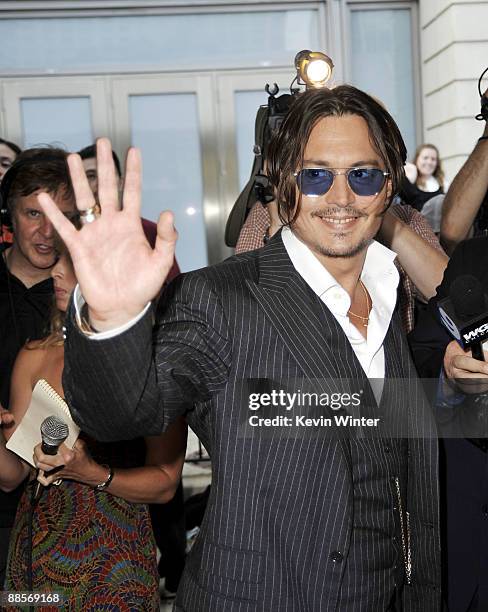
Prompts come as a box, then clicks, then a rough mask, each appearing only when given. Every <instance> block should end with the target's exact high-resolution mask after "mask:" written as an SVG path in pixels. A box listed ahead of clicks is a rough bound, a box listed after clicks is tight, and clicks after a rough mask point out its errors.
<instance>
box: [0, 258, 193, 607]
mask: <svg viewBox="0 0 488 612" xmlns="http://www.w3.org/2000/svg"><path fill="white" fill-rule="evenodd" d="M51 274H52V277H53V280H54V290H55V300H56V313H55V315H54V316H53V318H52V324H51V334H50V335H49V336H48V337H47V338H46V339H45V340H42V341H38V342H35V343H30V344H29V345H28V346H27V347H25V348H24V349H23V350H22V351H21V352H20V353H19V356H18V358H17V361H16V364H15V367H14V372H13V375H12V387H11V398H12V401H11V415H12V416H9V415H7V414H6V413H2V414H0V419H3V428H2V429H3V433H4V437H3V436H2V431H1V430H0V487H1V488H2V489H3V490H5V491H8V490H11V489H13V488H15V487H16V486H18V484H19V483H20V482H22V480H24V479H25V478H26V477H27V476H28V475H30V480H29V482H28V484H27V487H26V490H25V492H24V495H23V497H22V500H21V502H20V504H19V508H18V511H17V516H16V521H15V526H14V529H13V531H12V537H11V541H10V548H9V559H8V567H7V578H6V583H5V589H6V590H8V591H17V592H19V591H37V592H49V593H58V594H61V595H62V597H63V598H64V601H65V603H64V604H63V610H69V611H73V612H74V611H79V612H81V611H83V612H85V611H90V610H102V609H104V610H109V609H110V610H117V611H119V612H123V611H129V610H130V611H133V610H137V611H146V610H147V611H154V610H159V593H158V585H159V576H158V571H157V565H156V549H155V544H154V538H153V533H152V528H151V522H150V519H149V514H148V510H147V507H146V505H145V504H146V503H148V502H155V503H164V502H167V501H169V500H170V499H171V498H172V496H173V495H174V492H175V490H176V487H177V485H178V482H179V479H180V476H181V470H182V466H183V461H184V454H185V448H186V424H185V423H184V422H183V421H180V422H177V423H175V424H174V425H173V426H172V427H170V428H169V429H168V431H167V432H166V433H164V434H162V435H159V436H154V437H150V438H146V439H145V440H134V441H130V442H116V443H97V442H95V441H94V440H92V439H90V438H88V437H87V436H84V435H83V434H81V435H80V438H79V439H78V441H77V442H76V444H75V446H74V448H73V450H69V449H68V448H67V447H66V445H64V444H63V445H61V446H60V448H59V450H58V453H57V455H55V456H52V457H50V456H46V455H44V454H43V453H42V451H41V448H40V445H38V446H36V448H35V449H33V452H34V456H35V462H36V465H37V466H38V467H39V468H40V470H43V471H48V470H50V469H52V468H53V467H56V466H63V465H64V467H63V468H62V469H61V470H60V471H58V472H57V473H56V474H55V475H51V476H44V475H43V474H42V472H41V473H40V476H39V477H38V479H39V480H40V481H41V483H42V484H44V485H45V488H44V489H43V491H42V494H41V496H40V498H39V500H38V501H37V502H34V500H33V491H34V490H35V488H36V480H35V479H34V473H33V470H32V469H31V467H30V466H29V465H28V464H27V463H25V462H24V461H22V460H21V459H19V458H18V457H17V455H15V454H13V453H11V452H10V451H8V450H7V449H6V448H5V439H7V440H8V438H9V437H10V436H11V435H12V433H13V432H14V431H15V425H16V424H17V423H19V422H20V420H21V419H22V416H23V415H24V413H25V411H26V410H27V407H28V406H29V403H30V400H31V396H32V389H33V387H34V386H35V384H36V382H37V381H38V380H40V379H41V378H44V379H45V380H47V381H48V383H49V384H50V385H51V387H53V388H54V389H55V390H56V391H57V392H58V393H59V394H60V395H61V396H63V389H62V384H61V376H62V371H63V362H64V346H63V331H62V320H63V314H64V312H65V311H66V308H67V305H68V301H69V297H70V295H71V293H72V291H73V289H74V287H75V284H76V278H75V275H74V270H73V267H72V264H71V261H70V260H69V256H68V255H67V252H66V251H63V252H62V254H61V256H60V258H59V260H58V262H57V264H56V265H55V266H54V268H53V269H52V273H51ZM87 384H88V383H87ZM12 418H13V423H11V420H12ZM9 424H10V425H11V426H10V427H9ZM112 473H113V477H112V479H111V480H110V482H109V484H107V485H106V486H103V487H102V489H101V490H100V485H102V484H104V483H106V482H107V480H108V476H109V474H112ZM60 478H61V479H62V482H61V484H60V485H59V486H54V485H53V484H52V483H53V481H55V480H57V479H60ZM97 485H98V489H97ZM31 517H32V518H31ZM31 520H32V533H31V527H30V524H31ZM31 542H32V552H31ZM30 557H32V559H30ZM16 609H21V608H16V607H10V608H7V610H16ZM41 609H42V610H46V611H47V610H51V609H52V610H56V609H59V607H53V606H48V605H46V606H44V607H42V608H41Z"/></svg>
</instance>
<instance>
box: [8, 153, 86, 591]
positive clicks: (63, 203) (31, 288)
mask: <svg viewBox="0 0 488 612" xmlns="http://www.w3.org/2000/svg"><path fill="white" fill-rule="evenodd" d="M66 157H67V153H66V151H63V150H62V149H56V148H37V149H28V150H26V151H24V152H23V153H22V154H20V155H19V156H18V158H17V160H16V161H15V162H14V164H13V165H12V167H11V168H10V169H9V171H8V173H7V174H6V175H5V176H4V177H3V180H2V183H1V184H0V193H1V196H2V201H3V206H5V207H6V209H7V210H8V213H9V216H10V218H11V221H12V226H13V232H14V238H15V239H14V243H13V244H12V245H8V247H6V248H4V249H3V251H2V252H1V254H0V322H1V324H0V405H1V406H2V407H3V408H5V409H7V408H9V406H10V400H9V392H10V377H11V373H12V368H13V364H14V362H15V358H16V356H17V353H18V352H19V350H20V349H21V348H22V346H23V345H24V344H25V342H26V341H27V340H35V339H38V338H42V337H43V336H45V334H46V330H47V327H48V323H49V311H50V307H51V303H52V295H53V284H52V280H51V278H50V271H51V268H52V266H53V265H54V263H55V261H56V257H57V255H56V251H55V248H54V241H53V240H54V230H53V226H52V225H51V223H50V221H49V220H48V219H47V217H45V216H44V213H43V212H42V209H41V207H40V206H39V203H38V201H37V194H38V193H39V191H48V192H49V193H50V194H52V197H53V199H54V201H55V202H56V204H57V205H58V206H59V208H60V210H62V211H63V212H64V214H65V215H68V216H71V215H77V211H76V207H75V204H74V196H73V189H72V186H71V179H70V177H69V172H68V166H67V163H66ZM21 492H22V487H21V485H20V483H19V486H18V487H17V489H16V490H14V491H11V492H10V493H5V492H2V491H0V589H1V588H2V585H3V582H4V576H5V565H6V561H7V550H8V542H9V535H10V529H11V527H12V525H13V521H14V517H15V511H16V507H17V503H18V500H19V498H20V494H21Z"/></svg>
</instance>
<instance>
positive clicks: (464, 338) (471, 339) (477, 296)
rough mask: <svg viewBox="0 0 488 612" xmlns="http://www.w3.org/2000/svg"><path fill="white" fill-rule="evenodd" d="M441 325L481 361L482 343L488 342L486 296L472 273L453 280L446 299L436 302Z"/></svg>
mask: <svg viewBox="0 0 488 612" xmlns="http://www.w3.org/2000/svg"><path fill="white" fill-rule="evenodd" d="M438 307H439V315H440V319H441V323H442V324H443V325H444V327H445V328H446V329H447V331H448V332H449V333H450V334H451V336H453V338H455V339H456V340H457V341H458V342H459V344H460V345H461V347H462V348H463V349H467V348H470V349H471V351H472V354H473V357H474V358H475V359H478V360H479V361H484V354H483V342H485V340H488V297H487V296H486V295H485V293H484V292H483V287H482V285H481V283H480V281H479V280H478V279H477V278H476V277H475V276H472V275H471V274H463V275H462V276H459V277H458V278H456V279H455V280H454V281H453V282H452V284H451V288H450V290H449V297H447V298H444V299H443V300H439V304H438Z"/></svg>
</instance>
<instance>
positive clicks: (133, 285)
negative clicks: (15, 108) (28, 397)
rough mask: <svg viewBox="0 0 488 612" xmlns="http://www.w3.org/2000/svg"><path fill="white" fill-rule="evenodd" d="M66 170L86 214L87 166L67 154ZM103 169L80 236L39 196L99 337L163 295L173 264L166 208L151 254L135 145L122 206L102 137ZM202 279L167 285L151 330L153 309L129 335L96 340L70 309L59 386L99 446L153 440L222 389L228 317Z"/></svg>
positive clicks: (226, 367)
mask: <svg viewBox="0 0 488 612" xmlns="http://www.w3.org/2000/svg"><path fill="white" fill-rule="evenodd" d="M68 164H69V167H70V175H71V178H72V183H73V189H74V192H75V197H76V205H77V207H78V209H79V210H80V211H83V210H86V209H88V208H90V207H92V206H93V205H94V203H95V202H94V199H93V194H92V192H91V190H90V187H89V185H88V182H87V179H86V175H85V172H84V169H83V165H82V163H81V160H80V158H79V157H78V156H77V155H70V156H69V157H68ZM97 168H98V186H99V189H98V195H99V200H100V204H101V210H102V212H101V215H100V216H99V217H98V218H96V219H95V220H94V221H92V222H91V223H87V224H85V225H83V227H82V228H81V230H77V229H76V228H75V227H74V226H73V225H72V224H71V223H70V222H69V221H68V222H67V223H66V219H65V217H64V216H63V215H62V214H60V212H59V209H58V208H57V206H56V205H55V204H54V202H53V201H52V199H51V198H50V197H49V195H48V194H46V193H42V194H40V195H39V196H38V198H39V203H40V205H41V206H42V208H43V210H44V212H45V214H46V215H47V217H48V218H49V219H50V220H51V221H52V223H53V225H54V226H55V228H56V230H57V231H58V232H59V234H60V235H61V237H62V239H63V241H64V243H65V244H66V245H67V247H68V249H69V252H70V255H71V258H72V260H73V265H74V268H75V272H76V277H77V279H78V283H79V286H80V289H81V293H82V295H83V297H84V299H85V301H86V304H87V306H88V313H87V315H88V321H89V323H90V325H91V326H92V327H93V328H94V329H95V330H98V331H100V332H103V331H108V330H114V329H116V328H118V327H120V326H122V325H124V324H126V323H128V322H129V321H132V320H133V319H134V317H135V316H136V315H139V314H140V313H141V312H144V310H145V308H146V305H147V304H148V303H149V302H150V301H151V300H152V299H153V298H154V297H155V296H156V295H158V293H159V291H160V289H161V286H162V284H163V282H164V280H165V278H166V276H167V274H168V272H169V270H170V269H171V266H172V264H173V260H174V250H175V243H176V237H177V235H176V231H175V229H174V226H173V216H172V214H171V213H170V212H166V213H162V215H161V216H160V219H159V222H158V236H157V239H156V244H155V247H154V249H152V248H151V247H150V245H149V244H148V242H147V240H146V238H145V236H144V232H143V230H142V225H141V222H140V204H141V160H140V153H139V152H138V151H137V150H136V149H130V150H129V153H128V156H127V166H126V172H125V184H124V194H123V208H122V210H119V200H118V194H117V185H116V177H115V170H114V166H113V160H112V150H111V145H110V142H109V141H108V140H106V139H103V138H102V139H100V140H99V141H98V142H97ZM201 276H202V275H197V274H195V275H192V274H189V275H187V277H185V276H184V275H183V276H180V277H178V278H176V279H175V280H174V281H173V282H172V283H171V285H170V287H169V288H168V290H167V291H166V292H164V298H163V303H164V304H165V306H164V307H161V309H162V310H160V312H161V313H162V314H161V317H158V326H157V327H156V328H155V329H153V326H154V320H153V313H152V312H151V311H148V312H145V314H144V316H143V317H142V318H141V319H140V320H138V321H137V322H136V323H135V324H134V325H133V326H131V327H130V328H129V329H127V330H125V331H124V332H123V333H121V334H119V335H117V336H115V337H113V338H110V339H105V340H91V339H90V337H89V335H87V334H86V333H84V332H82V331H81V329H80V328H79V326H78V324H77V323H76V321H75V317H74V314H73V308H71V310H70V311H69V312H68V317H67V319H68V321H67V325H66V327H67V330H66V342H65V367H64V372H63V389H64V391H65V396H66V399H67V401H68V404H69V406H70V409H71V412H72V415H73V418H74V419H75V421H77V422H78V424H79V425H80V426H81V428H82V429H83V431H85V432H86V433H87V434H89V435H91V436H92V437H94V438H96V439H99V440H116V439H121V438H122V439H126V438H134V437H139V436H150V435H157V434H160V433H161V431H164V429H165V428H166V427H167V426H168V425H169V424H170V423H171V422H172V421H174V420H175V419H176V418H177V417H178V416H181V415H184V414H185V412H186V411H187V410H189V409H190V408H191V407H192V406H193V404H194V403H195V402H197V401H204V400H205V399H208V398H209V397H210V395H211V394H213V393H214V392H218V391H219V390H221V389H222V386H223V384H224V383H225V381H226V380H227V374H228V370H229V368H230V358H231V357H230V356H231V347H230V344H231V343H230V341H229V340H228V332H227V321H226V317H225V313H224V311H223V308H222V305H221V304H220V302H219V299H218V297H217V296H216V295H215V294H214V292H213V291H212V288H211V287H210V283H207V282H205V281H204V280H203V279H202V278H201ZM183 279H185V280H183ZM176 290H178V295H176V293H175V291H176ZM169 294H171V296H172V298H174V299H170V298H168V297H167V296H168V295H169ZM170 302H172V303H170ZM163 310H164V312H163ZM159 318H160V319H161V321H159Z"/></svg>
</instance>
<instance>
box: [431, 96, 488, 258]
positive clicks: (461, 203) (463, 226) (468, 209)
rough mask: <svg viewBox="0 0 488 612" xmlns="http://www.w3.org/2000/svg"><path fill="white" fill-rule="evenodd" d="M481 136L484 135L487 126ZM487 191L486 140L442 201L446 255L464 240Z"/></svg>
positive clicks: (479, 143) (474, 153)
mask: <svg viewBox="0 0 488 612" xmlns="http://www.w3.org/2000/svg"><path fill="white" fill-rule="evenodd" d="M485 93H486V92H485ZM483 136H488V124H487V125H485V130H484V132H483ZM487 191H488V140H481V141H479V142H478V143H477V144H476V146H475V148H474V149H473V152H472V153H471V155H470V156H469V157H468V159H467V160H466V162H465V163H464V165H463V167H462V168H461V170H460V171H459V172H458V173H457V175H456V176H455V177H454V180H453V181H452V184H451V186H450V187H449V190H448V192H447V194H446V198H445V200H444V205H443V208H442V220H441V233H440V239H441V244H442V245H443V247H444V248H445V249H446V251H447V253H452V251H453V250H454V248H455V247H456V245H457V244H458V243H459V242H461V241H462V240H464V239H465V238H467V237H468V233H469V231H470V229H471V227H472V225H473V222H474V220H475V217H476V215H477V213H478V210H479V208H480V205H481V202H482V201H483V198H484V197H485V194H486V192H487Z"/></svg>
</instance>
